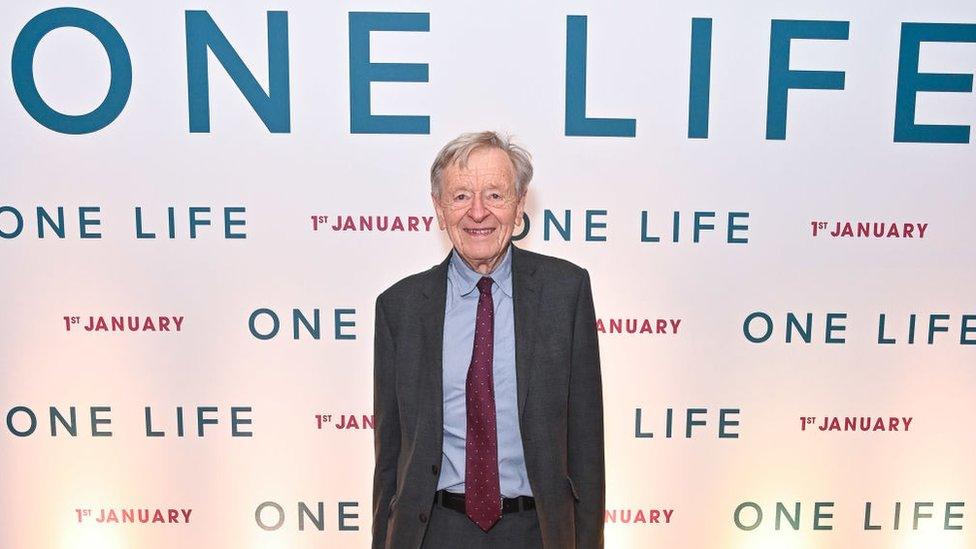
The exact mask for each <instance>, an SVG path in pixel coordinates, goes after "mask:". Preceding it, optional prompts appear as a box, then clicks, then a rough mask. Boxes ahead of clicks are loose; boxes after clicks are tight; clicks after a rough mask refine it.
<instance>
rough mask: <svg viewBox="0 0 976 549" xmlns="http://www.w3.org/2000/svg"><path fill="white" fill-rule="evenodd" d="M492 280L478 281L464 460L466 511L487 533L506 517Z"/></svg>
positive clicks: (467, 400)
mask: <svg viewBox="0 0 976 549" xmlns="http://www.w3.org/2000/svg"><path fill="white" fill-rule="evenodd" d="M491 283H492V279H491V278H490V277H487V276H485V277H482V278H481V280H479V281H478V291H480V292H481V296H480V297H478V315H477V317H476V318H475V328H474V351H473V352H472V356H471V366H470V367H469V368H468V379H467V387H466V396H465V402H466V404H467V412H468V413H467V418H468V426H467V438H466V440H465V456H464V458H465V459H464V509H465V511H466V513H467V515H468V517H469V518H470V519H471V520H472V521H474V523H475V524H477V525H478V526H479V527H480V528H481V529H482V530H484V531H485V532H487V531H488V530H489V529H491V527H492V526H494V525H495V523H496V522H498V519H499V518H501V516H502V499H501V491H500V488H499V486H498V432H497V429H496V426H495V382H494V376H493V375H492V371H491V369H492V360H493V353H494V337H495V307H494V303H493V302H492V299H491Z"/></svg>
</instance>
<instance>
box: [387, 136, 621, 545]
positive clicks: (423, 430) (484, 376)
mask: <svg viewBox="0 0 976 549" xmlns="http://www.w3.org/2000/svg"><path fill="white" fill-rule="evenodd" d="M531 179H532V164H531V162H530V160H529V155H528V153H527V152H526V151H525V150H523V149H522V148H520V147H518V146H517V145H514V144H513V143H511V142H510V141H509V140H508V139H506V138H504V137H501V136H499V135H497V134H495V133H494V132H481V133H471V134H464V135H461V136H460V137H458V138H456V139H454V140H453V141H451V142H450V143H448V144H447V145H446V146H444V148H443V149H441V151H440V153H439V154H438V155H437V158H436V159H435V160H434V164H433V166H432V168H431V174H430V181H431V196H432V198H433V201H434V210H435V211H436V213H437V223H438V225H439V226H440V228H441V230H444V231H447V234H448V236H450V239H451V242H452V243H453V244H454V249H453V250H452V251H451V253H450V254H449V255H448V256H447V258H445V259H444V261H442V262H441V263H440V264H439V265H436V266H435V267H433V268H431V269H428V270H426V271H424V272H422V273H418V274H415V275H412V276H408V277H407V278H404V279H403V280H401V281H399V282H397V283H396V284H394V285H393V286H391V287H390V288H389V289H387V290H386V291H384V292H383V293H382V294H381V295H380V296H379V297H378V298H377V300H376V329H375V334H374V338H375V339H374V364H373V376H374V395H373V398H374V401H373V412H374V415H375V419H376V423H375V427H376V430H375V444H376V468H375V471H374V474H373V547H374V549H377V548H392V549H401V548H411V549H416V548H419V547H422V548H435V549H436V548H463V549H478V548H504V549H518V548H540V547H544V548H546V549H571V548H581V549H591V548H600V547H603V505H604V457H603V397H602V384H601V380H600V353H599V348H598V346H597V333H596V319H595V314H594V310H593V297H592V295H591V292H590V279H589V274H588V273H587V271H586V270H585V269H582V268H580V267H577V266H576V265H573V264H572V263H570V262H568V261H564V260H562V259H556V258H553V257H548V256H544V255H540V254H537V253H533V252H529V251H526V250H523V249H521V248H518V247H516V246H515V245H514V244H512V242H511V238H512V232H513V231H514V229H515V227H516V226H518V225H521V223H522V210H523V208H524V207H525V193H526V189H527V186H528V184H529V181H530V180H531Z"/></svg>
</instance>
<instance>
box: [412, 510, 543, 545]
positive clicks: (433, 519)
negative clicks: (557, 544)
mask: <svg viewBox="0 0 976 549" xmlns="http://www.w3.org/2000/svg"><path fill="white" fill-rule="evenodd" d="M455 548H457V549H541V548H542V533H541V532H540V531H539V517H538V515H536V514H535V509H529V510H528V511H519V512H517V513H506V514H504V515H502V518H501V519H499V521H498V522H496V523H495V525H494V526H492V527H491V529H490V530H488V531H487V532H483V531H482V530H481V528H479V527H478V525H477V524H475V523H473V522H471V519H469V518H468V516H467V515H465V514H462V513H459V512H458V511H455V510H453V509H447V508H445V507H442V506H441V505H439V504H437V503H435V504H434V507H433V509H432V510H431V514H430V523H429V524H428V525H427V534H426V535H425V536H424V543H423V545H421V549H455Z"/></svg>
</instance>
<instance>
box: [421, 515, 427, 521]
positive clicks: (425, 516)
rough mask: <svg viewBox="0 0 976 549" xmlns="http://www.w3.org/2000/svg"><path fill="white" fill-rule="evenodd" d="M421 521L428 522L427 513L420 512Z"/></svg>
mask: <svg viewBox="0 0 976 549" xmlns="http://www.w3.org/2000/svg"><path fill="white" fill-rule="evenodd" d="M420 522H427V513H420Z"/></svg>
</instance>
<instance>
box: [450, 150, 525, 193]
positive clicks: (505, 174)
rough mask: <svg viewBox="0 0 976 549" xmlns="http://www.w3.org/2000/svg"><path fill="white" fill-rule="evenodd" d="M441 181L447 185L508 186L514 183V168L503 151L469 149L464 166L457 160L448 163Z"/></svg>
mask: <svg viewBox="0 0 976 549" xmlns="http://www.w3.org/2000/svg"><path fill="white" fill-rule="evenodd" d="M443 182H444V184H445V185H446V186H448V187H455V186H459V185H465V186H468V185H476V186H489V185H490V186H509V185H514V184H515V169H514V167H513V166H512V161H511V160H510V159H509V158H508V154H506V153H505V151H503V150H501V149H498V148H495V147H483V148H479V149H475V150H473V151H471V154H470V155H468V161H467V162H466V163H465V165H464V167H461V166H460V164H459V163H458V162H454V163H452V164H451V165H449V166H448V167H447V169H445V170H444V179H443Z"/></svg>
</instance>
